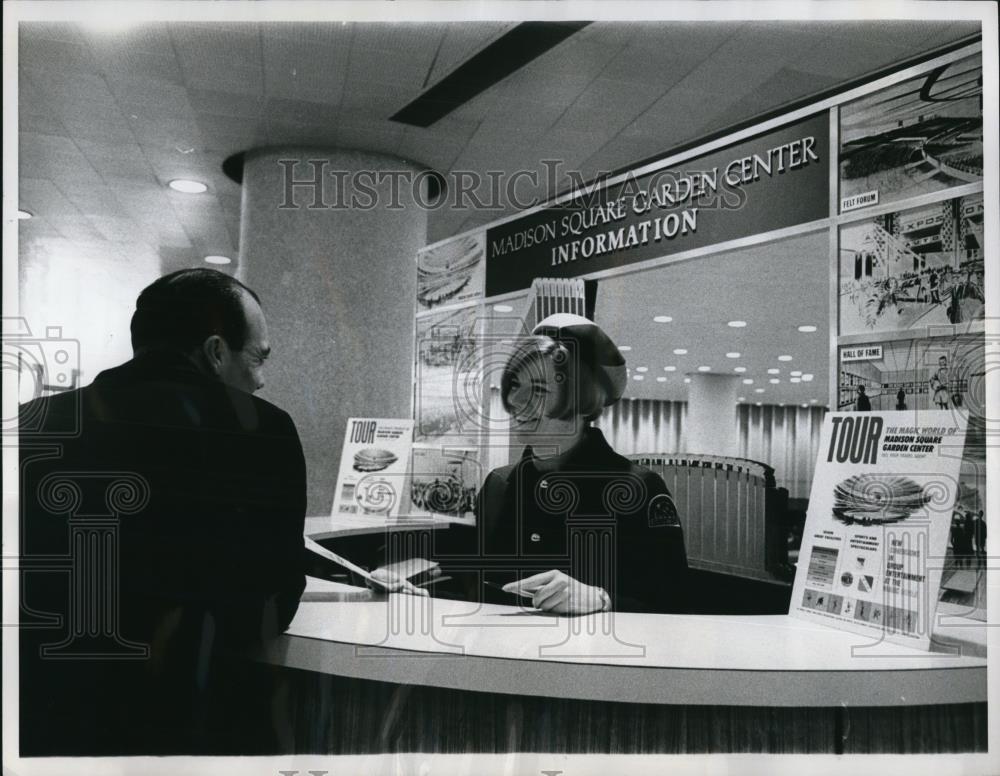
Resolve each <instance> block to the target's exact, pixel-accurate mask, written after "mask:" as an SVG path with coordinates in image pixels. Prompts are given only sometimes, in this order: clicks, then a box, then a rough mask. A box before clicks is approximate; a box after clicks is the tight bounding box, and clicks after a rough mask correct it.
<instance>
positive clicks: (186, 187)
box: [167, 178, 208, 194]
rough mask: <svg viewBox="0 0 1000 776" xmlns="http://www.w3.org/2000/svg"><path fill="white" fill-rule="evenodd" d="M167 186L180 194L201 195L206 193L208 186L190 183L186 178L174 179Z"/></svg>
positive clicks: (194, 182) (195, 182) (196, 182)
mask: <svg viewBox="0 0 1000 776" xmlns="http://www.w3.org/2000/svg"><path fill="white" fill-rule="evenodd" d="M167 185H168V186H169V187H170V188H172V189H173V190H174V191H179V192H181V193H182V194H202V193H204V192H206V191H208V186H206V185H205V184H204V183H202V182H201V181H192V180H188V179H186V178H175V179H174V180H172V181H170V183H168V184H167Z"/></svg>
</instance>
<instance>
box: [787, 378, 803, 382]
mask: <svg viewBox="0 0 1000 776" xmlns="http://www.w3.org/2000/svg"><path fill="white" fill-rule="evenodd" d="M788 382H790V383H801V382H802V378H801V377H790V378H788Z"/></svg>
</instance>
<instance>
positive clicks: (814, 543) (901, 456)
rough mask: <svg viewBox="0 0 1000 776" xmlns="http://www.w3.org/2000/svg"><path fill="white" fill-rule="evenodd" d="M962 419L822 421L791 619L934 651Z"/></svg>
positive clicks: (903, 415)
mask: <svg viewBox="0 0 1000 776" xmlns="http://www.w3.org/2000/svg"><path fill="white" fill-rule="evenodd" d="M964 441H965V417H964V415H962V414H961V413H956V412H951V411H948V410H921V411H919V412H913V411H908V412H906V411H901V412H857V413H850V412H835V413H830V414H828V415H827V416H826V418H825V420H824V423H823V430H822V435H821V437H820V451H819V457H818V460H817V464H816V474H815V477H814V478H813V485H812V493H811V496H810V499H809V509H808V513H807V515H806V523H805V528H804V531H803V535H802V547H801V550H800V553H799V561H798V566H797V569H796V574H795V585H794V587H793V590H792V601H791V604H790V611H789V614H791V615H793V616H796V617H801V618H803V619H807V620H812V621H818V622H823V623H825V624H828V625H833V626H834V627H838V628H841V629H843V630H848V631H852V632H854V633H860V634H865V635H870V636H873V637H876V638H884V639H886V640H888V641H892V642H895V643H901V644H906V645H908V646H912V647H917V648H922V649H930V639H931V633H932V630H933V625H934V616H935V609H936V607H937V602H938V596H939V590H940V586H941V575H942V571H943V567H944V565H945V556H946V554H947V550H948V536H949V531H950V528H951V518H952V511H953V509H954V506H955V503H956V499H957V497H958V493H959V473H960V467H961V461H962V449H963V444H964Z"/></svg>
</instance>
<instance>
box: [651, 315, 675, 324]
mask: <svg viewBox="0 0 1000 776" xmlns="http://www.w3.org/2000/svg"><path fill="white" fill-rule="evenodd" d="M653 320H654V321H655V322H656V323H670V322H671V321H672V320H673V318H671V317H670V316H669V315H654V316H653Z"/></svg>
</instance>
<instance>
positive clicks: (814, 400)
mask: <svg viewBox="0 0 1000 776" xmlns="http://www.w3.org/2000/svg"><path fill="white" fill-rule="evenodd" d="M809 403H810V404H818V403H819V399H810V400H809Z"/></svg>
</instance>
